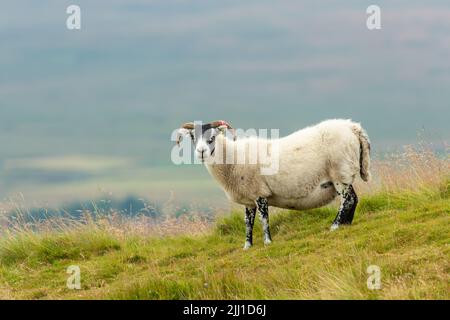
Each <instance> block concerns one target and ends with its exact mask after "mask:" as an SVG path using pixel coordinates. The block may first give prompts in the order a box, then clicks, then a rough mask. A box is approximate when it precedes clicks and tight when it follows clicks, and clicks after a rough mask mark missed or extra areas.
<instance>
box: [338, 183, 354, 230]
mask: <svg viewBox="0 0 450 320" xmlns="http://www.w3.org/2000/svg"><path fill="white" fill-rule="evenodd" d="M334 186H335V188H336V191H337V193H338V194H339V195H340V196H341V206H340V207H339V211H338V214H337V216H336V218H335V219H334V222H333V224H332V225H331V231H333V230H336V229H337V228H339V226H340V225H341V224H351V223H352V221H353V216H354V214H355V210H356V205H357V204H358V196H357V195H356V193H355V190H354V189H353V186H352V185H351V184H339V183H336V184H335V185H334Z"/></svg>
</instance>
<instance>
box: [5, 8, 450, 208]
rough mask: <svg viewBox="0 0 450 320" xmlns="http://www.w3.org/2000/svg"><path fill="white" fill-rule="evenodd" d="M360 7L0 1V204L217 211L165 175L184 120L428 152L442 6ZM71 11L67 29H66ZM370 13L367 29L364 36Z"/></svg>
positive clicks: (195, 189)
mask: <svg viewBox="0 0 450 320" xmlns="http://www.w3.org/2000/svg"><path fill="white" fill-rule="evenodd" d="M375 2H376V3H374V1H370V2H368V1H361V0H357V1H356V0H355V1H351V0H347V1H337V0H336V1H320V2H319V1H312V0H311V1H309V0H308V1H307V0H304V1H297V0H295V1H288V0H286V1H275V0H270V1H266V0H247V1H234V0H232V1H230V0H226V1H207V0H201V1H200V0H197V1H194V0H193V1H181V0H177V1H174V0H155V1H144V0H110V1H107V2H105V1H92V0H90V1H87V0H76V1H62V0H53V1H50V0H41V1H32V0H30V1H24V0H16V1H7V2H6V1H4V2H2V4H1V5H0V44H1V47H0V145H1V149H0V198H1V199H4V201H5V203H7V202H8V200H7V199H11V198H12V199H17V198H18V199H20V201H23V202H25V203H27V204H28V205H29V206H36V207H40V206H64V205H67V204H71V203H83V202H86V201H92V200H96V199H103V198H108V199H116V200H115V201H117V203H118V205H120V206H122V207H131V206H132V205H135V206H140V204H137V203H140V202H143V201H141V200H140V199H146V201H149V202H150V203H153V204H154V205H155V206H156V207H158V208H170V207H171V206H177V205H178V204H179V203H183V204H185V205H191V204H193V203H194V204H195V205H198V206H200V207H201V206H210V205H214V206H222V205H225V204H226V199H225V195H224V194H223V193H222V191H221V190H220V189H219V187H218V186H217V185H216V184H215V183H214V181H213V180H212V179H211V178H209V176H208V173H207V172H206V170H205V169H204V168H203V167H202V166H201V165H189V166H175V165H173V164H172V163H171V160H170V153H171V149H172V147H173V142H172V141H171V140H170V136H171V133H172V131H173V130H174V129H175V128H177V127H178V126H179V125H180V124H181V123H183V122H186V121H193V120H203V121H211V120H217V119H224V120H227V121H229V122H230V123H231V124H232V125H233V126H235V127H237V128H244V129H247V128H279V129H280V130H281V134H288V133H290V132H291V131H293V130H297V129H299V128H302V127H304V126H307V125H310V124H314V123H316V122H319V121H321V120H323V119H327V118H335V117H338V118H352V119H353V120H355V121H358V122H361V123H362V124H363V126H364V127H365V128H366V129H367V131H368V132H369V135H370V137H371V139H372V143H373V147H374V151H375V156H377V155H378V156H382V154H383V153H384V152H389V151H390V150H395V149H396V148H400V147H401V146H403V145H405V144H414V143H417V141H418V140H420V139H426V140H427V141H428V142H430V143H432V145H433V146H434V147H435V148H436V149H437V151H438V152H439V149H440V148H441V147H442V145H443V143H444V142H445V141H448V139H449V137H450V126H449V119H450V104H449V102H450V90H449V88H450V3H449V2H448V1H447V0H445V1H444V0H443V1H438V0H434V1H430V0H429V1H412V0H407V1H406V0H405V1H375ZM71 4H76V5H79V6H80V7H81V30H68V29H67V28H66V19H67V17H68V14H66V8H67V7H68V6H69V5H71ZM371 4H377V5H379V6H380V7H381V19H382V29H381V30H376V31H369V30H368V29H367V27H366V19H367V16H368V15H367V14H366V8H367V7H368V6H369V5H371ZM177 203H178V204H177Z"/></svg>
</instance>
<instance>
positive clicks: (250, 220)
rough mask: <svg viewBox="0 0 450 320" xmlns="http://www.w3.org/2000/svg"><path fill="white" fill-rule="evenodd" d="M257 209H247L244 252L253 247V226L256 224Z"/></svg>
mask: <svg viewBox="0 0 450 320" xmlns="http://www.w3.org/2000/svg"><path fill="white" fill-rule="evenodd" d="M255 215H256V207H254V208H248V207H245V245H244V250H246V249H249V248H250V247H251V246H252V245H253V225H254V223H255Z"/></svg>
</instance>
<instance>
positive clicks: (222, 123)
mask: <svg viewBox="0 0 450 320" xmlns="http://www.w3.org/2000/svg"><path fill="white" fill-rule="evenodd" d="M221 126H225V127H227V129H230V130H231V132H232V133H233V140H236V130H235V129H234V128H233V127H232V126H231V125H230V124H229V123H228V122H226V121H223V120H217V121H214V122H211V127H212V128H218V127H221Z"/></svg>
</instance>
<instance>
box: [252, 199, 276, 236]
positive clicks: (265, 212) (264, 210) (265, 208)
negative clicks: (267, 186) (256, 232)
mask: <svg viewBox="0 0 450 320" xmlns="http://www.w3.org/2000/svg"><path fill="white" fill-rule="evenodd" d="M256 205H257V207H258V211H259V213H260V216H261V222H262V225H263V234H264V244H270V243H272V237H271V236H270V229H269V205H268V202H267V199H266V198H258V199H257V200H256Z"/></svg>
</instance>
